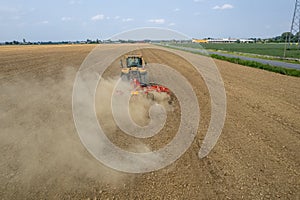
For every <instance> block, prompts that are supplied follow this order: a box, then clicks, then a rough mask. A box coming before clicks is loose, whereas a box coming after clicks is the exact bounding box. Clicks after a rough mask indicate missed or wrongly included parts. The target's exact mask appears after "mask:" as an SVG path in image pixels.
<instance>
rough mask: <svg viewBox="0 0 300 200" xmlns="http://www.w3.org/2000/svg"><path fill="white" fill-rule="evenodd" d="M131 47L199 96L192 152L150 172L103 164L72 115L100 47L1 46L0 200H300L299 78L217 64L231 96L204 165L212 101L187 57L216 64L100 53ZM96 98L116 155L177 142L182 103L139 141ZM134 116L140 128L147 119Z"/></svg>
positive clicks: (115, 66)
mask: <svg viewBox="0 0 300 200" xmlns="http://www.w3.org/2000/svg"><path fill="white" fill-rule="evenodd" d="M133 45H136V47H137V48H138V50H137V53H140V54H142V55H143V57H144V58H145V60H146V61H147V62H148V63H154V64H155V63H162V64H164V65H167V66H170V68H173V69H175V70H176V71H177V72H178V73H180V74H182V75H183V76H184V77H185V78H186V80H188V82H189V84H190V85H191V87H192V88H193V90H194V91H195V94H196V98H197V100H198V102H199V109H200V110H201V114H200V115H201V116H200V122H199V129H198V131H196V133H195V139H194V141H193V142H192V144H191V145H190V147H189V148H188V149H187V151H186V152H185V153H184V154H183V155H182V156H181V157H180V158H178V159H177V160H176V161H175V162H173V163H172V164H170V165H169V166H167V167H165V168H162V169H159V170H157V171H153V172H147V173H136V174H135V173H132V174H131V173H124V172H120V171H116V170H114V169H111V168H109V167H107V166H105V165H104V164H102V163H101V162H99V161H98V160H96V159H95V158H94V157H93V156H92V155H91V154H90V153H89V151H88V150H87V149H86V148H85V147H84V145H83V144H82V142H81V140H80V138H79V136H78V133H77V131H76V125H75V123H74V119H73V112H72V93H73V88H74V81H75V78H76V74H77V72H78V70H79V68H80V66H81V64H82V63H83V61H84V60H85V58H86V57H87V55H88V54H89V53H90V52H91V51H92V50H93V48H94V47H95V45H49V46H47V45H40V46H38V45H36V46H0V91H1V93H0V111H1V112H0V130H1V131H0V150H1V154H0V199H96V200H97V199H101V200H102V199H126V200H127V199H145V200H147V199H149V200H150V199H151V200H152V199H191V200H192V199H299V197H300V179H299V176H300V154H299V149H300V122H299V119H300V101H299V99H300V93H299V91H300V78H297V77H291V76H285V75H281V74H276V73H272V72H268V71H264V70H260V69H255V68H248V67H244V66H241V65H238V64H233V63H229V62H225V61H221V60H214V63H215V64H216V66H217V69H218V70H219V72H220V75H221V77H222V79H223V82H224V87H225V91H226V98H227V100H226V105H227V107H226V120H225V124H224V128H223V130H222V134H221V136H220V138H219V140H218V142H217V144H216V146H215V147H214V149H213V150H212V151H211V152H210V154H209V155H208V156H207V157H205V158H202V159H199V157H198V151H199V149H200V147H201V144H202V142H203V140H204V137H205V133H206V131H207V130H208V128H209V121H210V119H211V116H212V112H211V105H212V104H213V103H214V102H212V101H211V100H210V94H209V91H208V87H207V85H206V84H205V81H204V79H203V78H202V77H201V76H197V75H196V72H195V71H196V70H195V68H193V67H192V66H191V64H190V63H188V62H187V59H188V58H190V59H194V60H200V61H203V62H204V60H206V59H210V58H208V57H205V56H201V55H196V54H192V53H186V52H185V53H186V54H185V57H180V56H176V55H175V54H174V53H173V52H169V51H168V49H167V48H162V47H161V48H160V49H157V48H156V46H154V45H149V44H105V45H104V44H103V45H100V46H98V48H103V49H104V48H107V49H109V50H112V51H115V50H117V49H119V48H121V47H122V48H128V47H129V46H130V47H132V46H133ZM144 47H148V48H147V49H146V48H144ZM95 59H97V57H95ZM119 65H120V60H119V59H116V60H115V61H114V62H113V63H112V64H111V66H108V68H107V70H106V71H105V72H104V76H103V77H105V78H107V79H106V80H107V82H100V83H99V88H101V87H104V88H105V86H106V85H109V84H110V82H109V81H110V79H109V78H110V77H114V76H118V77H119V74H120V66H119ZM93 75H94V74H93ZM210 76H211V77H214V74H210ZM210 80H212V79H210ZM101 84H102V85H101ZM83 89H85V88H84V87H83ZM95 92H96V93H97V94H96V96H95V105H94V106H93V107H95V108H96V110H97V116H96V115H95V117H97V120H98V122H99V124H101V125H103V127H104V130H105V131H106V133H107V138H109V139H110V140H111V141H112V143H114V144H116V145H117V146H119V147H120V148H126V149H129V150H131V151H133V152H139V151H146V150H147V151H150V150H157V149H159V148H161V147H163V146H165V145H167V144H169V142H170V141H171V140H172V139H173V137H174V136H175V135H176V131H177V129H178V128H179V121H180V119H181V112H180V110H179V108H180V106H179V105H178V106H177V107H176V106H175V107H171V108H170V109H169V110H168V115H167V119H166V124H165V127H163V128H162V129H161V132H160V133H159V134H157V135H155V136H153V137H151V138H142V139H140V138H138V139H136V138H133V137H131V136H129V135H127V134H125V133H124V132H123V131H122V130H121V129H120V128H119V127H118V126H117V125H116V122H115V121H114V120H113V118H112V116H113V115H112V113H111V112H110V113H108V112H106V111H105V110H106V109H107V107H109V105H110V104H107V103H108V102H106V99H105V97H106V92H103V90H102V92H99V90H98V89H97V91H95ZM83 96H84V95H83ZM83 99H84V98H83ZM103 99H104V100H103ZM176 105H177V104H176ZM170 106H172V105H170ZM133 109H134V108H133ZM141 109H144V107H143V105H142V106H141ZM98 111H99V112H98ZM135 114H140V115H139V117H141V118H138V119H137V121H138V120H140V119H141V120H145V119H146V118H147V117H145V115H141V113H140V112H136V113H135ZM143 114H145V113H143ZM147 114H148V113H147ZM88 119H89V118H88ZM147 120H148V118H147ZM88 125H89V124H88ZM146 147H147V148H146ZM100 150H103V151H104V150H105V149H100ZM171 153H172V152H170V154H171ZM120 165H122V163H121V164H120Z"/></svg>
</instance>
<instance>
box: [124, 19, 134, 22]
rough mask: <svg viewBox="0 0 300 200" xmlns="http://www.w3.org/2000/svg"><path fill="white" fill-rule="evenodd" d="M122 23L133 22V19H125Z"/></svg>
mask: <svg viewBox="0 0 300 200" xmlns="http://www.w3.org/2000/svg"><path fill="white" fill-rule="evenodd" d="M122 21H123V22H131V21H133V19H132V18H124V19H122Z"/></svg>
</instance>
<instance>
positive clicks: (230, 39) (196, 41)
mask: <svg viewBox="0 0 300 200" xmlns="http://www.w3.org/2000/svg"><path fill="white" fill-rule="evenodd" d="M192 42H193V43H254V42H255V41H254V40H250V39H233V38H221V39H207V40H206V39H193V40H192Z"/></svg>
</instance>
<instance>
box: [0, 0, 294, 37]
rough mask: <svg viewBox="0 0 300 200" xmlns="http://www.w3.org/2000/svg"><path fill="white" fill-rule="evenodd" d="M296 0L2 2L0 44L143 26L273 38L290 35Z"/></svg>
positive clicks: (105, 33)
mask: <svg viewBox="0 0 300 200" xmlns="http://www.w3.org/2000/svg"><path fill="white" fill-rule="evenodd" d="M294 4H295V0H160V1H159V0H151V1H148V0H147V1H142V0H140V1H138V0H123V1H122V0H106V1H104V0H61V1H59V0H52V1H41V0H26V1H25V0H9V1H8V0H6V1H3V0H0V30H1V31H0V41H2V42H3V41H12V40H19V41H21V40H22V39H23V38H26V40H28V41H29V40H30V41H49V40H52V41H61V40H86V39H88V38H89V39H97V38H98V39H106V38H109V37H110V36H112V35H114V34H117V33H119V32H123V31H126V30H130V29H134V28H139V27H161V28H168V29H174V30H177V31H179V32H182V33H184V34H186V35H189V36H190V37H194V38H204V37H215V38H224V37H233V38H234V37H235V38H249V37H261V38H266V37H273V36H277V35H280V34H281V33H283V32H285V31H289V29H290V26H291V21H292V14H293V10H294Z"/></svg>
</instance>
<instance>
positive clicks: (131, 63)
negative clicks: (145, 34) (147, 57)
mask: <svg viewBox="0 0 300 200" xmlns="http://www.w3.org/2000/svg"><path fill="white" fill-rule="evenodd" d="M125 59H126V67H124V66H123V62H122V60H121V68H122V71H121V79H122V80H123V81H128V82H129V83H130V84H131V86H132V91H131V95H139V94H146V95H147V97H148V98H151V99H152V100H154V99H155V92H156V93H165V94H167V95H168V96H171V91H170V90H169V88H167V87H164V86H162V85H159V84H156V83H149V82H148V72H147V70H146V65H147V63H146V62H145V61H144V59H143V57H142V56H141V55H127V56H125ZM170 99H171V98H170Z"/></svg>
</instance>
